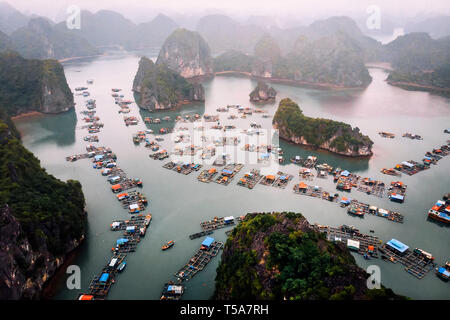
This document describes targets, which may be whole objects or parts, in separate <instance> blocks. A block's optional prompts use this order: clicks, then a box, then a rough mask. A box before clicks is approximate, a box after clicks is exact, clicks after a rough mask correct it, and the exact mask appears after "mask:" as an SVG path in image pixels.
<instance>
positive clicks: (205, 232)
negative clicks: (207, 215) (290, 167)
mask: <svg viewBox="0 0 450 320" xmlns="http://www.w3.org/2000/svg"><path fill="white" fill-rule="evenodd" d="M212 233H213V231H212V230H208V231H201V232H197V233H194V234H191V235H190V236H189V239H191V240H194V239H197V238H201V237H204V236H208V235H210V234H212Z"/></svg>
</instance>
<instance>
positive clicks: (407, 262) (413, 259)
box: [380, 239, 436, 279]
mask: <svg viewBox="0 0 450 320" xmlns="http://www.w3.org/2000/svg"><path fill="white" fill-rule="evenodd" d="M393 241H395V242H398V241H397V240H395V239H392V240H390V241H388V242H387V243H386V244H384V245H383V246H382V247H381V248H380V252H381V253H382V254H383V255H382V256H381V257H382V258H383V259H385V260H388V261H390V262H392V263H397V262H399V263H401V264H402V265H404V266H405V270H406V271H407V272H408V273H409V274H411V275H413V276H414V277H416V278H418V279H422V278H423V277H424V276H425V275H426V274H427V273H428V272H430V271H431V270H433V269H434V268H435V267H436V264H435V263H434V262H433V260H432V259H429V258H428V257H427V256H425V255H424V254H421V253H418V252H417V251H416V250H413V251H411V250H410V249H409V248H408V246H404V247H403V248H400V247H399V248H397V249H394V248H393V247H392V242H393Z"/></svg>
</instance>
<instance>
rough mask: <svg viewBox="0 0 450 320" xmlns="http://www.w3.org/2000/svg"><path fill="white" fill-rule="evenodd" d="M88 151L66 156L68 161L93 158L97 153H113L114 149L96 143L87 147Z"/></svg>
mask: <svg viewBox="0 0 450 320" xmlns="http://www.w3.org/2000/svg"><path fill="white" fill-rule="evenodd" d="M86 151H87V152H85V153H80V154H76V155H72V156H68V157H66V161H71V162H73V161H76V160H80V159H87V158H93V157H95V156H97V155H108V154H109V155H111V154H112V151H111V149H109V148H105V147H96V146H94V145H88V146H87V147H86Z"/></svg>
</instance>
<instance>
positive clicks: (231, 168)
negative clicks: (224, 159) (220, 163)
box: [214, 163, 244, 186]
mask: <svg viewBox="0 0 450 320" xmlns="http://www.w3.org/2000/svg"><path fill="white" fill-rule="evenodd" d="M243 167H244V165H243V164H241V163H233V164H228V165H226V166H225V168H224V169H222V171H221V172H220V175H219V176H218V177H217V178H216V179H215V180H214V182H216V183H218V184H222V185H225V186H227V185H229V184H230V182H231V181H232V180H233V178H234V177H235V176H236V174H237V173H238V172H239V171H241V169H242V168H243Z"/></svg>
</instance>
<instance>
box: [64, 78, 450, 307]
mask: <svg viewBox="0 0 450 320" xmlns="http://www.w3.org/2000/svg"><path fill="white" fill-rule="evenodd" d="M87 83H88V85H92V84H93V80H89V81H88V82H87ZM75 90H76V91H77V92H79V93H78V95H81V96H82V97H86V98H88V97H89V98H88V99H87V100H86V101H85V110H83V111H80V113H81V115H82V117H83V118H82V121H84V122H85V125H83V126H81V127H80V128H79V129H82V130H86V131H87V135H86V136H84V138H83V140H84V141H86V142H87V143H89V144H88V145H87V146H86V150H83V152H81V153H80V154H75V155H70V156H67V158H66V160H67V161H69V162H74V161H79V160H87V162H90V165H91V166H92V169H93V171H97V172H98V175H99V177H101V178H103V179H104V180H106V181H105V182H106V183H109V184H110V188H111V201H114V202H117V203H118V204H119V205H120V207H121V208H122V209H123V210H124V211H125V212H127V213H128V218H127V219H115V220H113V221H111V224H110V225H109V226H105V228H106V227H108V229H109V230H110V231H111V232H114V233H116V234H117V240H116V241H115V242H114V243H112V244H111V256H110V259H109V260H108V261H105V265H104V267H103V268H102V269H101V270H99V272H98V274H96V275H95V276H94V278H93V279H92V281H91V283H90V285H89V288H87V289H86V290H85V291H84V293H83V294H80V295H79V297H78V299H79V300H98V299H106V298H107V296H108V293H109V291H110V290H111V288H112V287H113V284H114V283H115V282H116V281H119V280H120V275H119V274H120V273H122V272H125V271H126V266H127V256H128V255H130V254H132V253H133V252H135V251H136V250H138V245H139V243H140V242H141V241H145V235H146V233H147V232H149V231H150V229H151V224H154V223H158V221H157V219H156V221H152V217H153V218H154V216H155V215H152V214H151V213H150V210H149V207H150V200H149V199H147V197H146V196H145V195H144V194H143V193H142V192H141V188H142V187H143V183H144V182H143V181H141V180H140V179H139V178H138V177H129V176H128V175H127V174H126V172H125V171H124V170H122V169H121V168H120V167H119V165H118V159H117V155H116V154H115V153H114V152H113V151H112V150H111V149H110V148H107V147H103V146H97V145H94V144H93V143H98V142H100V141H99V140H100V139H99V137H98V135H96V134H97V133H100V131H101V130H102V128H103V127H104V124H103V123H102V122H100V118H99V117H98V116H97V115H96V107H97V106H96V100H95V99H93V98H92V97H90V93H89V91H88V87H77V88H75ZM121 92H122V90H121V89H119V88H112V89H111V96H112V98H113V99H114V104H115V105H117V106H118V114H119V116H120V117H123V122H124V125H125V126H138V125H139V123H140V122H141V121H140V119H139V117H137V116H132V115H129V113H130V105H131V104H132V103H133V101H131V100H127V99H125V96H124V94H122V93H121ZM216 112H217V113H218V114H204V115H203V116H202V115H200V114H196V113H194V114H185V115H183V116H181V115H180V116H177V117H176V118H171V117H170V116H164V117H161V118H157V117H144V119H143V122H144V124H145V125H146V126H147V129H145V130H142V129H141V130H137V131H136V132H135V133H134V134H133V135H132V137H131V139H130V143H134V144H135V145H137V146H140V145H142V146H143V147H144V148H147V149H148V150H149V154H148V156H149V158H147V159H149V160H148V161H161V167H162V168H163V169H166V170H169V171H172V172H174V173H178V174H182V175H185V176H188V175H195V176H196V179H197V180H198V181H199V182H202V183H206V184H208V183H211V182H214V183H216V184H220V185H222V186H223V187H226V186H229V185H230V184H235V185H238V186H241V187H244V189H249V190H253V189H255V188H276V189H281V190H284V191H283V192H293V193H294V194H296V195H298V196H299V199H301V198H302V197H304V196H307V197H313V198H317V199H318V200H317V201H319V200H322V201H328V202H330V203H333V204H334V205H336V206H339V207H340V208H342V209H341V210H342V212H343V214H347V215H350V216H354V217H356V218H359V219H364V217H365V216H366V215H372V216H376V217H380V218H384V219H386V220H387V221H390V222H393V223H396V224H398V225H401V224H402V223H403V222H404V221H405V219H407V218H408V217H407V213H405V212H397V211H396V210H391V209H390V208H382V207H379V206H376V205H374V204H373V203H370V202H369V201H367V203H366V201H360V200H358V198H361V197H360V195H361V194H365V195H367V196H370V197H373V199H375V198H386V199H388V200H389V201H390V202H394V203H395V204H396V205H401V204H402V203H404V202H406V201H408V186H407V185H406V184H405V183H404V182H403V181H402V175H407V176H412V175H416V174H419V173H420V172H422V171H424V170H432V168H433V166H436V165H438V164H439V162H440V161H441V160H442V159H443V158H445V157H447V156H448V155H450V140H448V141H446V143H444V144H442V145H440V146H436V147H435V148H433V149H432V150H428V151H425V152H424V154H423V158H422V159H416V160H412V159H408V160H405V161H402V162H400V163H398V164H394V165H393V166H392V167H387V168H380V172H381V173H382V174H384V175H386V177H387V178H389V180H387V181H380V180H378V179H374V178H371V177H364V176H360V175H358V174H357V173H352V172H350V171H348V170H345V169H344V168H339V167H332V166H330V165H328V164H327V163H323V162H321V161H320V159H319V158H318V157H316V156H312V155H310V156H307V157H301V156H293V157H291V158H290V159H288V160H286V159H285V158H284V154H283V150H282V149H281V148H280V147H279V146H275V145H271V144H264V143H259V142H255V143H248V141H242V140H246V139H245V138H261V137H262V136H263V135H264V134H265V133H266V132H265V131H263V130H261V125H260V124H258V121H257V118H258V117H261V118H269V117H271V115H269V114H268V113H267V112H266V111H264V110H262V109H259V108H250V107H243V106H240V105H227V106H222V107H219V108H217V110H216ZM225 113H226V114H228V115H227V117H226V119H227V120H231V121H235V120H237V119H247V118H252V119H253V120H254V121H251V122H250V128H248V129H245V130H242V129H237V128H236V127H237V126H235V125H233V124H226V123H223V122H221V119H220V116H219V115H220V114H225ZM170 122H176V123H178V124H180V125H181V126H179V127H177V128H176V129H172V128H171V127H172V126H169V125H167V126H166V127H164V126H165V123H167V124H169V123H170ZM150 124H158V125H159V126H162V127H160V128H158V129H156V128H155V129H154V130H153V129H150V128H149V127H148V125H150ZM189 125H193V126H194V127H193V130H192V131H193V132H195V131H196V132H197V133H199V134H197V136H199V137H200V138H199V139H193V138H192V137H191V132H190V129H189V128H188V126H189ZM211 132H217V133H218V135H214V134H211V135H210V136H209V135H208V134H210V133H211ZM225 134H226V135H225ZM193 135H194V134H193ZM379 135H380V136H381V137H383V138H388V139H395V138H396V134H394V133H390V132H384V131H383V132H379ZM169 137H170V138H169ZM243 137H244V138H243ZM401 137H402V138H408V139H411V140H422V139H423V138H422V137H421V136H419V135H416V134H412V133H404V134H402V135H401ZM197 140H198V141H197ZM169 141H170V143H172V144H173V147H172V148H169V146H168V145H167V144H165V142H169ZM252 141H253V140H252ZM254 141H258V139H256V140H254ZM228 147H232V148H237V149H239V150H240V152H243V153H244V154H246V155H247V156H254V159H255V164H256V165H264V164H266V163H270V161H272V160H273V161H275V162H276V163H277V164H278V165H279V164H284V163H291V164H295V165H297V166H298V173H296V175H295V176H294V175H293V174H290V173H288V172H283V171H280V169H276V170H275V169H274V170H273V172H270V169H269V172H267V171H268V170H263V169H262V168H253V167H249V168H247V165H246V164H245V161H242V162H241V161H235V160H233V155H232V154H228V153H226V152H225V151H223V150H227V148H228ZM206 160H208V161H206ZM269 168H270V167H269ZM277 168H281V167H278V166H277ZM265 169H267V167H266V168H265ZM264 171H265V172H264ZM327 179H329V180H330V181H331V180H332V182H333V185H334V188H335V189H334V190H325V189H324V188H323V187H322V186H320V182H321V181H324V180H327ZM220 188H222V187H220ZM271 190H272V189H271ZM289 190H291V191H289ZM245 192H247V191H245ZM248 192H250V191H248ZM366 198H367V197H365V199H366ZM433 201H435V199H430V209H429V211H428V212H424V216H426V215H427V216H428V218H429V219H432V220H433V221H436V222H437V223H441V224H445V225H448V224H449V223H450V194H445V195H443V197H442V199H437V200H436V201H435V202H433ZM400 211H401V210H400ZM239 214H240V213H239ZM156 217H157V215H156ZM244 218H245V216H239V217H236V218H235V217H234V216H231V215H230V216H228V217H211V219H212V220H209V221H203V222H199V225H200V228H199V231H198V232H197V233H194V234H191V235H188V234H186V241H199V246H198V249H197V251H195V252H193V253H192V257H191V258H190V259H189V260H188V261H186V263H185V264H184V265H181V266H178V267H177V266H175V270H174V273H173V278H172V279H167V282H166V284H165V285H164V287H163V288H161V289H162V291H161V299H162V300H178V299H181V297H182V295H183V294H184V292H185V290H186V287H187V285H186V283H187V282H188V281H189V280H190V279H192V278H193V277H194V276H195V275H197V274H198V273H199V272H200V271H202V270H204V268H205V267H206V266H207V265H208V263H209V262H210V261H212V259H213V258H215V257H216V256H218V255H219V253H220V250H221V249H222V248H223V246H224V243H222V242H220V241H217V240H215V239H214V237H213V236H214V232H216V231H217V230H219V229H224V228H225V229H227V232H226V233H227V234H228V233H229V232H230V231H231V229H230V228H232V227H234V226H236V225H237V224H238V223H239V222H240V221H241V220H242V219H244ZM399 227H400V228H401V226H399ZM314 228H315V229H316V230H317V231H318V232H321V233H324V234H325V235H326V238H327V239H328V240H329V241H332V242H342V243H344V244H345V245H346V246H347V248H348V249H349V250H351V251H354V252H356V253H358V254H361V255H362V256H363V257H364V258H365V259H383V260H385V261H387V262H390V263H392V264H400V265H402V267H403V268H404V270H405V271H406V272H408V273H409V274H411V275H412V276H414V277H416V278H418V279H422V278H423V277H425V276H426V275H427V274H428V273H429V272H434V273H435V274H436V275H437V277H439V278H441V279H443V280H448V279H449V278H450V262H448V261H447V262H444V261H445V259H448V258H449V257H439V259H435V257H434V256H433V255H432V254H431V253H429V252H428V251H426V249H421V248H414V246H411V245H413V244H405V243H403V242H402V241H401V239H400V240H398V239H396V238H391V239H384V240H381V239H379V238H378V237H376V236H375V235H374V234H363V233H360V232H359V230H358V229H356V228H355V227H353V226H347V225H342V226H338V227H332V226H324V225H319V224H315V225H314ZM371 233H372V230H371ZM393 237H395V235H393ZM197 239H200V240H197ZM178 241H179V240H178ZM175 245H176V244H175V241H174V240H170V241H169V242H167V243H165V244H164V245H163V246H162V247H161V250H163V251H167V254H169V255H170V254H171V250H170V248H172V247H173V246H175ZM438 260H439V262H438ZM177 268H178V270H176V269H177Z"/></svg>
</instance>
